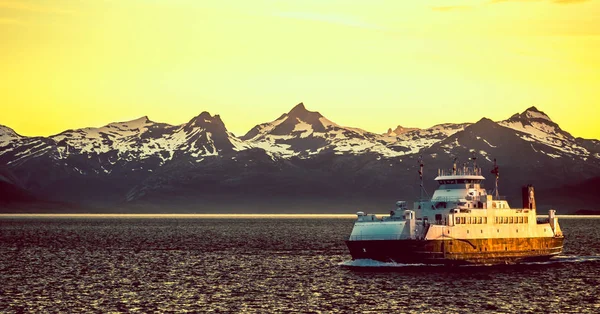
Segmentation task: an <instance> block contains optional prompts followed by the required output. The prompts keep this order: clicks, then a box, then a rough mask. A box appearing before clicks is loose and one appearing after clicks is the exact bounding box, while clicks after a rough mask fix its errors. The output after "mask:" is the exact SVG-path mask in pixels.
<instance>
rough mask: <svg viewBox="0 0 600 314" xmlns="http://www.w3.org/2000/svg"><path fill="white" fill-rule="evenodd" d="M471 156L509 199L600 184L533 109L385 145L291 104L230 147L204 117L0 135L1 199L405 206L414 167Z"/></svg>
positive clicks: (587, 160)
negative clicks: (493, 170) (525, 192)
mask: <svg viewBox="0 0 600 314" xmlns="http://www.w3.org/2000/svg"><path fill="white" fill-rule="evenodd" d="M396 131H397V132H396ZM473 153H474V154H475V156H476V157H478V159H477V161H478V163H479V165H480V166H482V167H483V168H484V169H485V168H486V167H491V165H492V162H493V160H494V159H497V160H498V162H499V164H500V165H501V172H502V181H501V182H502V183H503V184H505V185H507V186H511V187H514V186H517V187H518V186H520V184H523V183H524V182H525V183H533V184H535V185H536V186H538V187H539V188H541V189H542V192H543V190H544V189H546V190H547V191H553V189H554V190H555V189H557V188H559V187H561V186H563V185H565V186H578V185H577V184H579V183H580V182H581V180H586V179H593V178H594V177H600V141H598V140H586V139H582V138H573V137H572V136H571V135H570V134H569V133H568V132H566V131H563V130H562V129H561V128H560V127H559V126H558V125H557V124H556V123H554V122H553V121H552V120H551V119H550V118H549V117H548V116H547V115H546V114H544V113H543V112H541V111H539V110H537V109H536V108H535V107H532V108H529V109H527V110H525V111H524V112H522V113H519V114H515V115H513V116H512V117H510V118H509V119H507V120H503V121H498V122H494V121H491V120H489V119H485V118H484V119H482V120H480V121H478V122H477V123H459V124H454V123H446V124H440V125H435V126H433V127H430V128H425V129H414V130H408V129H404V128H402V129H397V130H394V131H392V132H388V133H386V134H376V133H371V132H368V131H365V130H362V129H359V128H353V127H346V126H341V125H339V124H336V123H334V122H332V121H331V120H329V119H327V118H326V117H324V116H323V115H321V114H320V113H318V112H313V111H309V110H307V109H306V107H305V106H304V104H302V103H300V104H298V105H296V106H295V107H294V108H293V109H292V110H291V111H289V112H288V113H285V114H283V115H281V116H280V117H279V118H277V119H275V120H273V121H271V122H267V123H262V124H259V125H257V126H255V127H254V128H252V129H251V130H250V131H249V132H248V133H247V134H246V135H244V136H242V137H239V138H238V137H235V136H234V135H233V134H232V133H230V132H229V131H227V128H226V127H225V125H224V124H223V121H222V120H221V118H220V117H219V116H218V115H215V116H212V115H211V114H209V113H208V112H202V113H201V114H199V115H198V116H196V117H193V118H192V119H190V120H189V121H188V122H187V123H183V124H181V125H169V124H165V123H158V122H153V121H151V120H149V119H148V118H147V117H142V118H139V119H135V120H132V121H126V122H117V123H110V124H107V125H105V126H103V127H99V128H83V129H77V130H67V131H64V132H62V133H60V134H56V135H53V136H50V137H27V136H20V135H19V134H17V133H16V132H15V131H14V130H12V129H10V128H8V127H4V126H0V171H4V172H6V173H10V174H11V175H12V176H13V177H14V178H18V181H19V182H20V183H19V187H18V188H14V184H13V185H10V186H11V188H12V190H14V191H17V190H18V191H21V190H19V189H23V191H26V192H27V193H30V195H31V196H32V197H31V199H37V200H44V199H50V200H52V201H60V202H63V201H66V202H73V203H77V204H85V205H86V206H88V205H92V206H93V205H98V206H104V205H106V204H108V205H109V206H115V204H119V205H118V206H129V205H131V204H138V205H140V206H142V208H147V206H148V205H149V204H158V203H162V204H166V205H165V206H167V205H169V204H175V203H177V204H179V205H177V206H180V205H181V206H184V207H186V206H187V208H192V209H190V210H192V211H193V210H194V208H196V207H197V204H204V203H205V202H208V203H210V204H223V203H231V204H234V205H232V206H233V207H232V208H238V206H247V204H248V202H254V203H255V204H263V205H265V206H273V204H277V203H278V202H279V203H281V204H288V203H289V202H292V203H294V204H296V205H297V206H300V205H298V204H300V202H301V201H302V202H304V201H310V200H316V199H319V200H320V201H318V203H320V202H322V201H326V202H338V201H339V202H342V203H343V202H347V203H346V204H349V205H350V206H354V205H355V204H358V203H360V202H361V201H364V202H367V203H368V204H373V202H378V201H380V200H386V201H387V200H388V199H396V198H398V196H399V195H400V196H401V198H404V199H408V200H410V199H414V197H416V196H417V195H418V192H419V191H418V184H417V182H416V180H417V178H416V175H415V173H416V170H417V162H416V160H417V159H418V158H419V156H422V157H423V159H424V161H425V164H426V168H425V174H426V177H427V178H429V180H432V178H433V177H434V176H435V174H436V172H435V171H437V169H438V168H449V167H451V163H452V160H454V158H458V160H459V163H464V162H469V158H470V157H472V156H473ZM586 182H587V181H586ZM594 182H595V181H594ZM7 186H8V185H7ZM415 187H416V188H415ZM21 192H22V191H21ZM21 192H19V193H21ZM15 193H16V192H15ZM23 193H24V192H23ZM15 195H16V194H15ZM19 195H22V193H21V194H19ZM208 203H207V204H208ZM579 203H581V202H579ZM245 204H246V205H245ZM206 206H208V205H206ZM257 206H258V205H257ZM286 206H287V205H286ZM336 206H337V205H336ZM261 208H262V207H261ZM303 208H304V207H303ZM274 210H275V209H274Z"/></svg>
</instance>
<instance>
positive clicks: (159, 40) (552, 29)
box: [0, 0, 600, 139]
mask: <svg viewBox="0 0 600 314" xmlns="http://www.w3.org/2000/svg"><path fill="white" fill-rule="evenodd" d="M599 21H600V1H597V0H591V1H581V0H579V1H578V0H539V1H510V0H505V1H501V0H492V1H489V0H486V1H467V0H455V1H448V0H438V1H397V0H370V1H362V0H361V1H341V0H290V1H275V0H253V1H242V0H239V1H235V0H221V1H204V0H199V1H194V0H156V1H143V0H119V1H117V0H114V1H110V0H78V1H67V0H62V1H57V0H37V1H36V0H0V45H1V46H0V47H1V49H0V104H1V109H2V110H1V111H0V124H2V125H7V126H9V127H11V128H13V129H14V130H15V131H16V132H17V133H19V134H22V135H28V136H35V135H50V134H56V133H59V132H61V131H63V130H66V129H73V128H81V127H88V126H102V125H105V124H107V123H110V122H115V121H126V120H132V119H135V118H138V117H140V116H144V115H147V116H148V117H149V118H150V119H151V120H153V121H157V122H166V123H170V124H181V123H184V122H187V121H188V120H189V119H191V118H192V117H193V116H196V115H198V114H199V113H200V112H202V111H208V112H210V113H211V114H220V115H221V118H222V119H223V121H224V122H225V124H226V126H227V128H228V129H229V130H230V131H232V132H234V133H235V134H236V135H242V134H244V133H245V132H247V131H248V130H249V129H250V128H252V127H253V126H254V125H256V124H259V123H262V122H266V121H270V120H274V119H275V118H277V117H278V116H279V115H281V114H282V113H284V112H287V111H289V110H290V109H291V108H292V107H293V106H294V105H295V104H297V103H299V102H304V103H305V104H306V106H307V108H308V109H309V110H313V111H319V112H321V114H323V115H324V116H326V117H328V118H329V119H331V120H332V121H334V122H336V123H338V124H341V125H346V126H353V127H359V128H363V129H365V130H368V131H371V132H376V133H383V132H385V131H386V130H387V128H390V127H395V126H396V125H402V126H405V127H420V128H425V127H429V126H432V125H434V124H438V123H444V122H476V121H477V120H479V119H480V118H481V117H488V118H490V119H493V120H503V119H506V118H508V117H510V116H511V115H512V114H514V113H517V112H522V111H523V110H525V109H526V108H527V107H530V106H536V107H537V108H538V109H540V110H542V111H544V112H545V113H546V114H548V115H549V116H550V117H551V118H552V119H553V120H554V122H556V123H558V124H559V125H560V126H561V127H562V128H563V129H564V130H566V131H568V132H571V133H572V134H573V135H574V136H581V137H585V138H597V139H598V138H600V126H599V125H598V117H600V22H599Z"/></svg>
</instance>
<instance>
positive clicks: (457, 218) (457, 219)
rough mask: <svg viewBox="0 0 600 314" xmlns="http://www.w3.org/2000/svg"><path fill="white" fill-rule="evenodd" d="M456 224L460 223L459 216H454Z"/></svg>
mask: <svg viewBox="0 0 600 314" xmlns="http://www.w3.org/2000/svg"><path fill="white" fill-rule="evenodd" d="M456 224H457V225H459V224H460V217H456Z"/></svg>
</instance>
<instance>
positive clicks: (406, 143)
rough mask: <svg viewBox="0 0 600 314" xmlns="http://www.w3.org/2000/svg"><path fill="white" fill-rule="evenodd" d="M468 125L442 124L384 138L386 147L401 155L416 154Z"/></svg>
mask: <svg viewBox="0 0 600 314" xmlns="http://www.w3.org/2000/svg"><path fill="white" fill-rule="evenodd" d="M469 124H470V123H459V124H454V123H444V124H438V125H434V126H432V127H430V128H427V129H416V130H413V131H408V132H405V133H401V134H400V135H397V136H387V135H386V136H384V137H383V140H384V141H385V142H386V143H388V147H390V148H392V149H393V150H395V151H399V152H402V155H410V154H416V153H418V152H420V151H421V150H423V149H425V148H428V147H431V146H432V145H433V144H435V143H437V142H439V141H441V140H444V139H446V138H448V137H449V136H451V135H453V134H455V133H457V132H459V131H462V130H464V128H465V127H467V126H468V125H469Z"/></svg>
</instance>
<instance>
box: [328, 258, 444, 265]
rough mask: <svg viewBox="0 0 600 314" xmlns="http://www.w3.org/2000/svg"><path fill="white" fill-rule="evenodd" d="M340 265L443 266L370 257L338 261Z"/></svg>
mask: <svg viewBox="0 0 600 314" xmlns="http://www.w3.org/2000/svg"><path fill="white" fill-rule="evenodd" d="M338 265H339V266H342V267H431V266H444V265H443V264H423V263H418V264H403V263H396V262H380V261H376V260H372V259H356V260H348V261H343V262H340V263H338Z"/></svg>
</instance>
